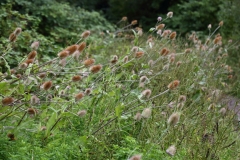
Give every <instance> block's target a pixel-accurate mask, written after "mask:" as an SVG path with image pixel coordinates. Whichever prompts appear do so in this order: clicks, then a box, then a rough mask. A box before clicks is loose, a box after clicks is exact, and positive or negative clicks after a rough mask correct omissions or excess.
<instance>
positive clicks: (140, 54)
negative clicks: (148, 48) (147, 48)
mask: <svg viewBox="0 0 240 160" xmlns="http://www.w3.org/2000/svg"><path fill="white" fill-rule="evenodd" d="M143 55H144V52H141V51H140V52H136V53H135V58H141V57H142V56H143Z"/></svg>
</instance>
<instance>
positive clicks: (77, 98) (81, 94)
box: [75, 93, 84, 102]
mask: <svg viewBox="0 0 240 160" xmlns="http://www.w3.org/2000/svg"><path fill="white" fill-rule="evenodd" d="M83 97H84V93H78V94H76V95H75V101H76V102H78V101H80V100H81V99H82V98H83Z"/></svg>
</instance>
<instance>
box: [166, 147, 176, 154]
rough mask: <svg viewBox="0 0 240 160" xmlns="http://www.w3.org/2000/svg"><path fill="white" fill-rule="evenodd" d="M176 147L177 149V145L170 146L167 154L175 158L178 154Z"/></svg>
mask: <svg viewBox="0 0 240 160" xmlns="http://www.w3.org/2000/svg"><path fill="white" fill-rule="evenodd" d="M176 150H177V149H176V147H175V145H172V146H170V147H169V148H168V149H167V150H166V152H167V154H169V155H170V156H174V155H175V154H176Z"/></svg>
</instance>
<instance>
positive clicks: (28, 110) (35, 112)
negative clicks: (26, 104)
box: [27, 108, 37, 115]
mask: <svg viewBox="0 0 240 160" xmlns="http://www.w3.org/2000/svg"><path fill="white" fill-rule="evenodd" d="M27 113H28V114H30V115H35V114H37V110H36V109H34V108H28V109H27Z"/></svg>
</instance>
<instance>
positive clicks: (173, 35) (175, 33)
mask: <svg viewBox="0 0 240 160" xmlns="http://www.w3.org/2000/svg"><path fill="white" fill-rule="evenodd" d="M176 36H177V32H172V33H171V34H170V36H169V38H170V39H171V40H173V39H175V38H176Z"/></svg>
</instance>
